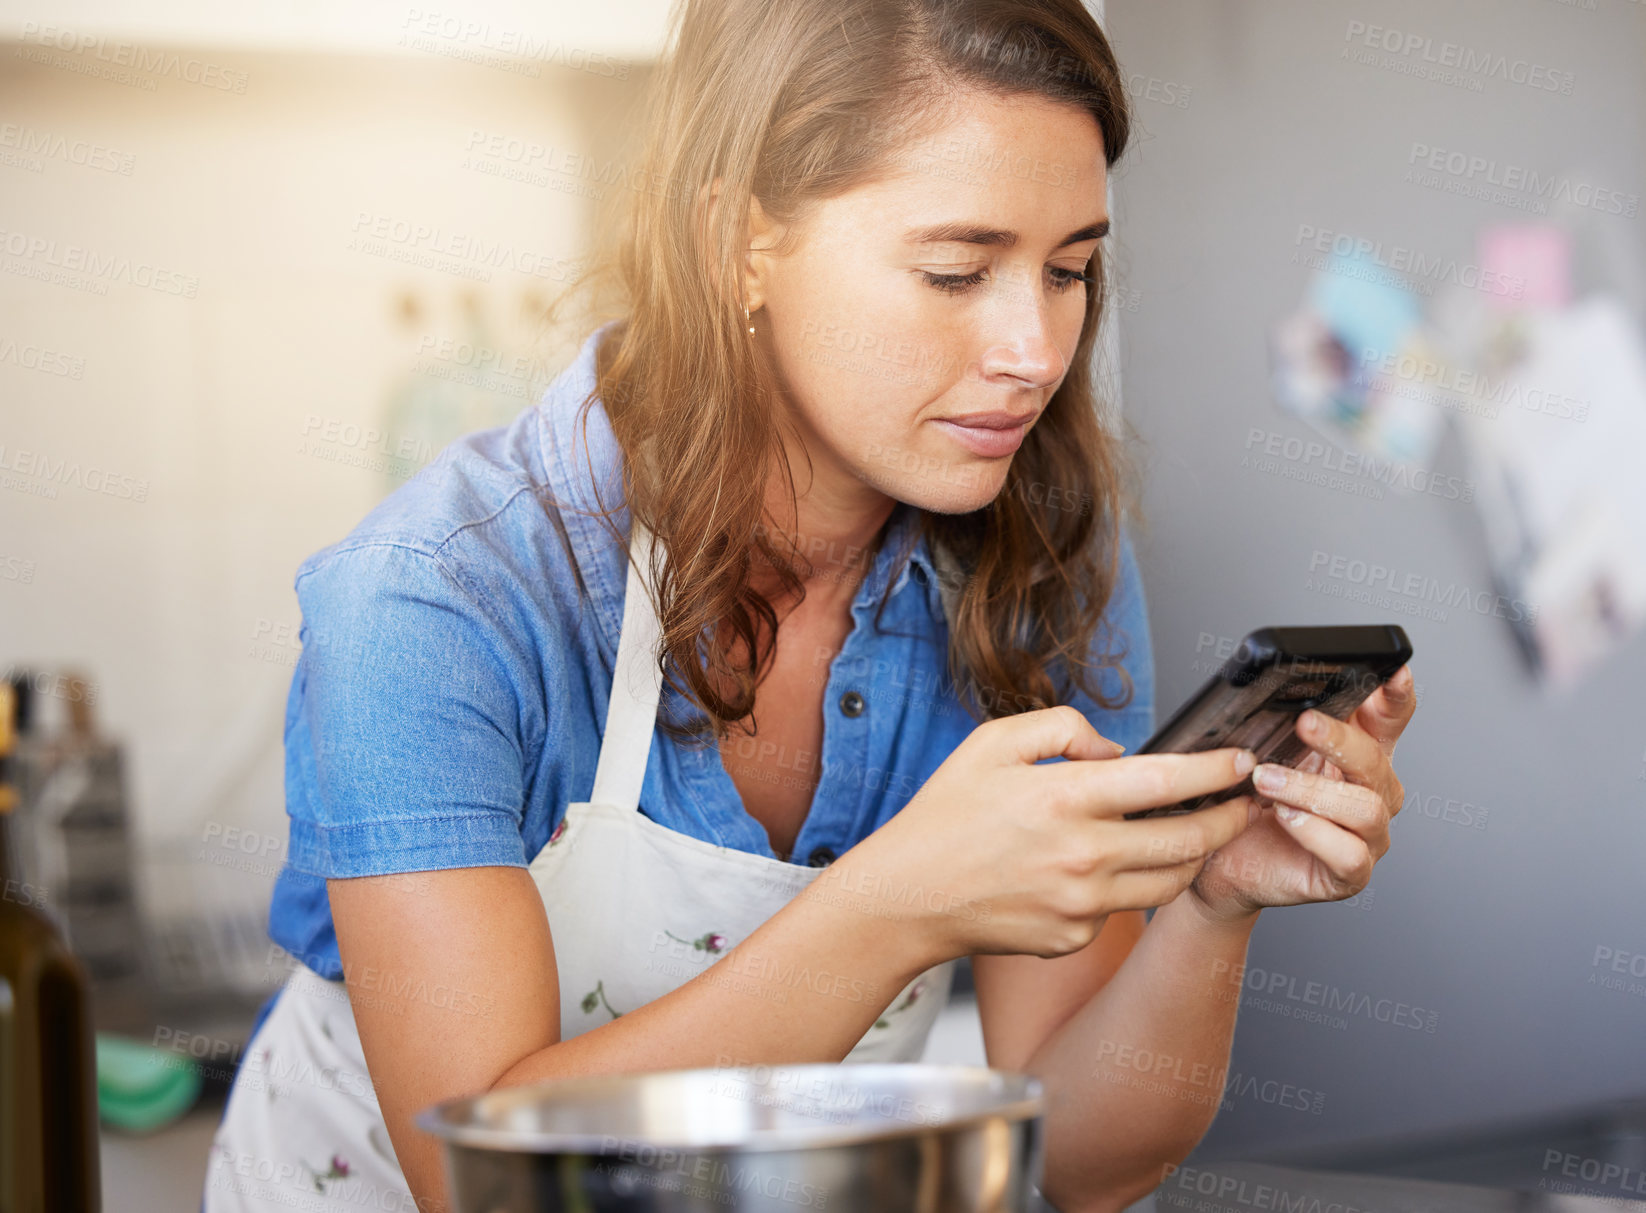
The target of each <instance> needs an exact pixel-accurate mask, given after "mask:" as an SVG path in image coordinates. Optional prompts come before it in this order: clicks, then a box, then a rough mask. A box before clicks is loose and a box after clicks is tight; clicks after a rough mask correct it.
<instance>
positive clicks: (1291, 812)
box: [1275, 804, 1303, 826]
mask: <svg viewBox="0 0 1646 1213" xmlns="http://www.w3.org/2000/svg"><path fill="white" fill-rule="evenodd" d="M1275 816H1277V817H1279V818H1280V820H1282V821H1284V822H1285V823H1286V824H1287V825H1289V826H1295V825H1296V824H1297V823H1298V822H1300V821H1302V820H1303V810H1302V809H1294V808H1292V806H1291V805H1289V804H1277V805H1276V806H1275Z"/></svg>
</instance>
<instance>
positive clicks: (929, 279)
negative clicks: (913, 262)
mask: <svg viewBox="0 0 1646 1213" xmlns="http://www.w3.org/2000/svg"><path fill="white" fill-rule="evenodd" d="M920 274H921V277H923V278H924V279H925V280H926V285H927V286H935V287H936V288H937V289H938V290H940V291H947V292H948V293H949V294H951V295H958V294H959V293H960V292H961V291H966V290H970V289H971V288H972V287H974V286H976V285H977V284H978V283H980V282H982V281H983V271H982V270H973V271H972V272H971V273H969V274H934V273H931V272H930V271H929V270H921V271H920Z"/></svg>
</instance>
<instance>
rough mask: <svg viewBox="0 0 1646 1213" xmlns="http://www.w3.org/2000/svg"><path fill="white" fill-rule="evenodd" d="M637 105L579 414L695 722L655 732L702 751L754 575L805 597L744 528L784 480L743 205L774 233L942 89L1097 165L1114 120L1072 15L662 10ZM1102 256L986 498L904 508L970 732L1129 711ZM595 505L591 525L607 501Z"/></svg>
mask: <svg viewBox="0 0 1646 1213" xmlns="http://www.w3.org/2000/svg"><path fill="white" fill-rule="evenodd" d="M649 88H650V92H649V94H648V98H647V111H648V112H647V115H646V117H647V123H646V128H645V129H646V139H645V145H644V149H643V152H642V154H641V156H640V159H639V160H638V162H637V163H636V164H635V166H634V170H633V172H632V173H631V174H630V176H629V182H628V184H629V186H630V188H629V189H628V190H627V191H625V194H626V197H627V200H628V204H627V207H626V210H625V211H624V212H623V214H622V217H621V222H620V225H619V226H618V227H616V228H615V229H614V231H613V234H612V236H611V238H610V246H611V247H609V248H608V249H607V251H606V252H605V253H604V255H603V256H600V257H597V258H596V259H594V261H593V263H592V269H591V271H590V273H589V275H588V276H587V277H586V279H585V283H587V282H590V281H597V280H602V279H604V280H606V281H608V282H610V283H611V284H612V285H613V286H615V288H616V296H617V299H618V300H619V314H620V315H621V317H622V319H621V321H620V322H619V323H618V324H617V325H614V326H613V327H612V329H611V330H610V331H609V332H608V333H607V335H606V337H605V338H604V339H603V340H602V342H601V346H600V349H599V351H598V356H597V359H596V363H597V369H596V383H595V387H594V390H593V391H592V392H591V393H590V395H589V397H588V398H587V399H586V400H585V401H584V404H583V407H584V409H585V410H586V409H587V408H588V407H589V406H590V405H591V404H592V403H593V401H594V400H595V399H596V398H598V399H599V400H600V401H601V402H602V404H603V406H604V408H605V410H606V413H607V416H608V417H609V419H610V423H611V427H612V431H613V434H614V436H615V437H616V439H617V441H618V444H619V445H620V446H621V447H622V449H623V452H624V455H625V458H624V460H623V464H624V467H623V491H624V494H625V501H624V504H627V505H628V507H629V508H630V510H631V511H632V514H633V516H634V517H637V518H640V519H643V520H644V521H645V523H646V525H647V526H648V527H649V528H650V529H651V531H652V532H653V534H654V535H655V536H656V538H657V545H656V547H655V548H654V560H653V568H652V570H651V574H652V577H653V578H654V580H653V584H654V585H655V586H656V587H657V597H658V614H659V618H660V619H661V620H662V631H663V647H664V652H663V654H662V658H661V659H662V661H663V670H664V675H665V677H666V678H667V679H668V680H669V682H670V683H671V685H673V686H674V687H676V688H677V689H678V690H679V691H680V692H681V693H682V694H683V695H684V696H685V698H686V700H687V701H688V702H689V703H690V704H691V705H694V707H695V708H697V709H701V712H702V715H696V716H694V718H693V719H692V720H689V721H674V720H669V719H666V714H660V716H659V721H658V727H659V728H660V729H663V730H665V731H666V732H668V733H669V734H671V735H673V736H675V737H677V738H682V739H686V738H693V737H695V738H698V739H702V738H704V737H705V736H706V735H708V734H711V733H712V735H713V736H714V737H715V738H717V739H718V738H723V737H725V736H726V734H727V731H728V730H729V728H730V726H731V725H732V724H734V723H736V722H738V721H741V720H743V719H744V718H746V717H749V716H750V715H751V714H752V712H753V709H754V702H755V688H756V686H757V685H758V683H759V682H760V680H761V678H762V677H763V676H764V674H765V672H766V670H767V669H768V668H769V666H770V663H771V660H772V657H773V654H774V652H775V648H776V632H777V626H778V620H777V615H776V612H775V610H774V608H773V606H772V604H771V602H770V601H768V599H767V598H766V597H765V596H764V595H763V594H761V593H760V592H759V591H758V590H757V589H755V588H754V587H753V586H752V585H751V581H750V573H751V569H752V568H753V566H754V562H755V561H756V560H759V561H761V562H762V563H764V564H766V565H769V566H770V567H772V568H773V569H775V570H776V572H777V574H778V577H779V579H780V581H781V583H782V584H783V585H784V586H786V587H787V590H788V592H789V593H790V594H794V593H800V594H803V593H804V588H803V581H802V579H801V577H800V575H799V573H798V572H797V571H796V566H795V564H794V562H793V561H792V557H793V555H794V552H793V550H792V549H791V550H790V551H784V550H781V549H780V547H779V545H778V543H776V542H774V537H775V536H777V534H778V533H777V532H775V531H774V530H773V528H771V527H770V526H769V525H768V524H767V521H766V517H765V500H764V497H765V488H766V485H767V484H768V479H769V476H770V475H771V474H772V473H773V472H774V471H775V472H778V473H779V474H781V475H783V476H785V477H786V478H787V480H788V485H789V492H790V495H791V499H792V497H793V491H794V482H793V476H792V471H791V469H790V468H789V465H788V462H787V458H786V456H785V454H784V449H783V444H782V442H781V440H780V438H779V434H778V431H777V425H778V423H779V422H778V414H777V411H776V408H775V404H774V397H773V395H772V390H771V386H770V384H769V382H768V381H767V379H766V377H765V374H764V373H763V372H762V370H761V368H760V366H759V365H758V363H757V359H756V355H755V353H754V351H753V349H752V347H751V344H750V342H749V341H748V339H747V334H746V330H747V324H746V321H745V319H744V312H743V307H744V302H745V300H744V294H743V292H744V285H743V276H742V275H743V265H744V254H745V246H746V244H747V221H748V213H749V199H750V198H751V197H756V198H758V199H759V200H760V203H761V205H762V207H763V208H764V209H765V210H766V212H767V213H768V214H769V215H771V216H773V217H775V218H776V219H778V220H780V221H784V222H788V221H791V220H792V219H793V218H794V217H795V216H797V215H799V214H800V213H801V212H802V211H803V209H804V207H805V205H806V204H807V203H808V202H811V201H815V200H818V199H824V198H829V197H832V196H835V195H837V194H839V193H842V192H844V191H846V190H849V189H851V188H852V187H853V186H855V185H857V184H859V183H861V182H864V181H867V180H869V179H871V178H872V177H873V175H874V174H875V173H877V172H879V171H883V170H884V169H885V167H886V166H887V164H888V163H889V162H890V161H891V160H892V158H893V157H895V156H897V155H898V154H899V153H900V152H901V151H903V150H904V149H905V148H907V147H908V146H909V144H910V141H911V140H913V139H915V138H917V137H918V136H919V134H920V133H921V132H922V131H923V130H924V129H925V126H923V123H924V124H929V123H930V122H931V120H932V118H933V115H934V113H935V111H934V108H933V104H932V102H933V99H934V98H942V97H945V96H952V95H953V93H954V91H955V90H957V89H962V88H976V89H981V90H985V91H987V92H990V93H993V94H996V95H1003V96H1017V95H1036V96H1040V97H1044V98H1048V99H1050V100H1053V101H1057V102H1063V103H1067V104H1071V105H1076V106H1080V107H1082V108H1084V109H1085V110H1087V111H1088V112H1090V113H1091V115H1092V116H1093V117H1094V118H1095V119H1096V120H1097V123H1098V126H1099V129H1100V130H1101V132H1102V136H1103V147H1104V155H1105V158H1106V160H1107V162H1108V163H1109V164H1110V165H1112V164H1113V163H1114V162H1115V161H1116V159H1118V157H1119V156H1120V154H1121V152H1122V151H1123V150H1124V148H1125V146H1126V141H1127V137H1128V133H1129V129H1130V114H1129V108H1128V105H1127V99H1126V93H1125V88H1124V85H1123V78H1122V76H1121V73H1120V70H1119V68H1118V67H1117V65H1116V63H1115V58H1114V55H1113V53H1112V51H1111V50H1110V48H1109V43H1108V40H1107V39H1106V38H1105V37H1104V35H1103V32H1102V31H1101V30H1100V29H1099V28H1098V26H1097V23H1096V22H1095V21H1094V20H1093V19H1092V16H1091V14H1090V13H1088V12H1087V10H1086V9H1085V8H1084V6H1083V5H1082V3H1081V0H679V2H678V3H677V5H676V7H675V9H674V13H673V17H672V19H671V25H670V39H669V52H668V54H667V55H666V56H665V58H664V61H663V63H662V65H661V66H660V67H659V68H658V70H657V72H656V73H655V75H654V77H653V79H652V81H651V82H650V86H649ZM716 183H718V184H716ZM711 198H712V199H713V202H712V205H710V204H709V200H710V199H711ZM1103 257H1104V254H1103V252H1102V251H1101V249H1100V251H1099V253H1098V255H1097V256H1096V257H1094V258H1093V263H1092V268H1091V271H1090V273H1091V275H1092V277H1093V278H1094V279H1095V284H1094V285H1092V286H1090V287H1088V289H1087V297H1086V312H1085V320H1084V323H1083V326H1082V328H1081V333H1080V341H1079V345H1078V347H1077V348H1076V351H1075V355H1074V358H1073V360H1072V362H1071V363H1070V368H1069V370H1068V373H1067V375H1066V376H1065V378H1064V380H1063V382H1062V383H1061V385H1060V386H1059V387H1058V389H1057V391H1056V393H1055V394H1054V395H1053V396H1052V398H1051V400H1050V401H1049V403H1048V404H1047V407H1046V409H1045V411H1044V412H1043V413H1042V415H1041V417H1040V419H1039V420H1038V421H1037V422H1036V424H1035V425H1034V426H1033V427H1031V428H1030V430H1029V432H1028V434H1027V436H1026V437H1025V439H1024V442H1023V445H1022V446H1021V447H1020V448H1019V449H1018V451H1017V453H1016V455H1015V457H1014V458H1013V460H1012V463H1011V466H1010V470H1009V473H1008V476H1007V479H1006V481H1005V484H1004V487H1003V488H1002V490H1001V492H1000V493H999V494H998V495H997V496H996V498H995V499H994V500H993V501H991V502H990V503H989V504H988V505H987V506H985V507H983V508H981V509H978V510H975V511H973V512H971V513H968V514H959V515H944V514H936V513H932V512H930V511H924V510H922V511H921V512H920V528H922V529H923V530H924V533H925V535H926V537H927V539H928V542H929V544H931V545H932V547H933V549H934V551H938V552H939V555H940V556H942V557H944V558H945V561H946V564H945V567H946V568H952V569H957V570H959V573H958V575H957V576H955V577H953V578H952V579H951V580H950V581H949V583H948V584H946V585H945V586H944V587H943V588H944V590H945V592H946V593H948V594H952V595H953V599H952V601H953V611H952V614H953V618H952V619H951V626H950V629H949V651H948V663H949V678H950V680H951V682H952V685H953V686H954V688H955V692H956V695H957V697H958V698H959V699H960V701H961V702H962V704H963V705H964V706H965V707H966V710H967V711H968V712H970V714H971V715H972V716H973V718H974V719H978V720H982V719H987V718H990V717H994V716H1004V715H1010V714H1013V713H1015V712H1021V711H1027V710H1031V709H1033V708H1039V707H1045V706H1049V705H1052V704H1056V703H1062V702H1067V701H1068V699H1069V698H1070V697H1071V696H1072V688H1073V687H1075V686H1078V687H1079V688H1081V689H1082V690H1084V691H1085V693H1086V694H1087V695H1088V696H1090V697H1091V698H1092V700H1093V701H1094V702H1096V703H1098V704H1100V705H1102V706H1105V707H1116V706H1120V705H1121V704H1124V703H1125V702H1127V701H1128V700H1129V699H1130V697H1131V691H1132V688H1131V685H1130V680H1129V679H1128V678H1127V677H1126V672H1125V670H1124V668H1123V667H1121V666H1120V664H1119V663H1120V659H1121V657H1122V655H1123V654H1122V653H1120V652H1113V651H1110V649H1111V644H1112V642H1113V640H1114V639H1115V638H1113V637H1107V636H1104V637H1100V636H1099V630H1100V628H1102V627H1103V611H1104V608H1105V606H1106V605H1107V603H1108V601H1109V597H1110V595H1111V593H1112V591H1113V589H1114V585H1115V581H1116V578H1117V576H1118V556H1119V526H1120V520H1121V518H1122V516H1123V515H1124V514H1125V513H1126V507H1127V505H1128V504H1129V502H1130V494H1129V493H1128V492H1126V491H1125V489H1124V486H1123V478H1122V470H1123V463H1122V458H1121V451H1120V444H1119V441H1118V439H1117V438H1116V437H1115V436H1114V435H1113V434H1111V433H1110V432H1109V431H1108V430H1107V429H1106V428H1105V426H1104V424H1103V422H1102V419H1101V418H1100V416H1099V409H1098V400H1097V398H1096V392H1095V389H1094V384H1093V370H1092V360H1093V359H1092V352H1093V345H1094V342H1095V340H1096V337H1097V328H1098V318H1099V316H1100V315H1101V311H1102V307H1103V301H1104V298H1105V295H1106V286H1105V283H1106V275H1105V273H1104V266H1103ZM583 416H584V419H585V421H586V416H587V414H586V411H585V413H584V414H583ZM596 492H597V493H598V487H597V488H596ZM601 504H602V506H605V507H606V509H605V513H604V514H603V515H602V516H603V517H605V519H606V521H607V523H608V524H610V512H611V511H612V510H613V509H615V508H620V507H616V506H607V505H606V503H605V502H603V501H602V503H601ZM610 529H611V530H612V533H613V536H614V539H615V540H616V541H617V542H618V544H619V546H621V545H622V544H623V542H624V536H623V535H622V534H621V533H619V532H618V531H617V530H616V527H615V525H610ZM907 555H908V553H907V551H905V552H902V553H900V554H898V560H899V561H901V560H906V559H907ZM901 567H902V565H901V563H895V564H894V565H893V569H894V573H893V577H894V578H895V576H896V573H897V571H898V570H900V569H901ZM888 584H889V583H888ZM881 605H882V606H884V600H882V604H881ZM876 619H877V622H878V615H877V616H876ZM722 637H730V643H729V644H721V643H720V639H721V638H722ZM1100 639H1101V640H1102V643H1101V644H1097V643H1096V642H1097V641H1098V640H1100ZM739 652H740V653H741V654H743V657H742V659H741V660H738V659H736V658H734V657H733V656H732V654H734V653H739ZM1094 652H1096V653H1099V654H1100V655H1099V656H1098V657H1096V658H1095V659H1093V658H1092V654H1093V653H1094ZM1103 667H1113V668H1114V669H1115V671H1116V673H1117V674H1118V676H1119V681H1120V690H1119V692H1118V693H1117V694H1115V695H1111V696H1106V695H1104V694H1103V693H1102V690H1101V688H1100V687H1099V686H1097V685H1094V682H1093V681H1092V676H1093V675H1094V673H1096V672H1098V671H1100V670H1101V669H1102V668H1103ZM1071 680H1072V681H1071ZM723 687H730V688H732V690H731V692H730V693H722V690H721V689H720V688H723Z"/></svg>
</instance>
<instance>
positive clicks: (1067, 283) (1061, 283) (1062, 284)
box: [1050, 265, 1096, 291]
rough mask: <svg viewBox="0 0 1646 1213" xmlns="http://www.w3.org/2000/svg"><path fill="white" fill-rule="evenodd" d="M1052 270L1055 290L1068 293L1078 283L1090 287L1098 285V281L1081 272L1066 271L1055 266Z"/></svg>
mask: <svg viewBox="0 0 1646 1213" xmlns="http://www.w3.org/2000/svg"><path fill="white" fill-rule="evenodd" d="M1050 268H1051V277H1052V288H1053V289H1054V290H1059V291H1066V290H1068V289H1069V288H1070V287H1071V286H1073V285H1074V284H1075V283H1077V282H1083V283H1085V284H1086V285H1087V286H1088V287H1090V286H1093V285H1095V284H1096V279H1094V278H1092V277H1091V276H1090V275H1088V274H1082V273H1081V272H1080V271H1079V270H1066V269H1062V268H1060V267H1058V266H1055V265H1054V266H1052V267H1050Z"/></svg>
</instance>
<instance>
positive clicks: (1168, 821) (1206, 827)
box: [1103, 796, 1252, 871]
mask: <svg viewBox="0 0 1646 1213" xmlns="http://www.w3.org/2000/svg"><path fill="white" fill-rule="evenodd" d="M1251 805H1252V798H1251V797H1250V796H1237V797H1235V798H1233V799H1232V800H1225V801H1224V802H1223V803H1221V804H1214V805H1209V806H1208V807H1206V808H1204V809H1196V810H1195V811H1194V812H1192V813H1179V814H1177V815H1175V816H1172V817H1145V818H1142V819H1141V820H1138V821H1116V822H1108V823H1105V827H1104V829H1105V833H1104V841H1103V846H1104V848H1105V850H1106V851H1107V852H1108V853H1109V854H1110V855H1112V856H1113V859H1114V864H1113V867H1114V869H1115V870H1116V871H1127V870H1131V871H1136V870H1139V869H1159V868H1171V867H1177V866H1180V865H1182V864H1195V865H1197V866H1198V865H1199V864H1200V863H1202V862H1204V860H1205V859H1206V857H1207V856H1208V855H1210V854H1212V852H1214V851H1216V850H1217V849H1218V848H1220V847H1222V846H1224V845H1226V844H1227V843H1229V842H1232V841H1233V840H1234V839H1235V838H1236V837H1238V836H1239V834H1240V832H1241V831H1242V830H1244V829H1245V828H1246V825H1247V823H1248V822H1249V821H1250V820H1251Z"/></svg>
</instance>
